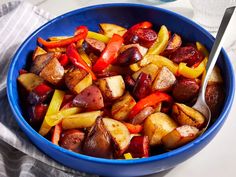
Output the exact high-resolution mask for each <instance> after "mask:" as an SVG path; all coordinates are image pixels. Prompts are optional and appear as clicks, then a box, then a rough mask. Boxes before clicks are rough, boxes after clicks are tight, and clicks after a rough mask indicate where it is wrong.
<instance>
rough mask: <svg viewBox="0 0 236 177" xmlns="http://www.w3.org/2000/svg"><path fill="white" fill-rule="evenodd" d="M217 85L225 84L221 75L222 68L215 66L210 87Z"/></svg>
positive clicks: (209, 81) (210, 78)
mask: <svg viewBox="0 0 236 177" xmlns="http://www.w3.org/2000/svg"><path fill="white" fill-rule="evenodd" d="M215 83H223V79H222V76H221V73H220V68H219V67H218V66H215V67H214V68H213V70H212V73H211V75H210V77H209V80H208V85H211V84H215Z"/></svg>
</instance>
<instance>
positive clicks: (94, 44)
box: [83, 38, 106, 56]
mask: <svg viewBox="0 0 236 177" xmlns="http://www.w3.org/2000/svg"><path fill="white" fill-rule="evenodd" d="M105 47H106V45H105V43H104V42H102V41H99V40H96V39H93V38H86V39H85V40H84V42H83V49H84V50H85V52H86V53H87V54H90V53H94V54H95V55H98V56H99V55H100V54H101V53H102V51H103V50H104V49H105Z"/></svg>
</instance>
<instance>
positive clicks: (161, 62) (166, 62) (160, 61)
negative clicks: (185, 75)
mask: <svg viewBox="0 0 236 177" xmlns="http://www.w3.org/2000/svg"><path fill="white" fill-rule="evenodd" d="M145 60H147V61H145V62H146V63H153V64H155V65H156V66H158V67H163V66H166V67H167V68H168V69H169V70H170V71H171V72H172V73H173V74H174V75H177V74H178V73H177V71H178V65H177V64H176V63H174V62H173V61H171V60H170V59H168V58H166V57H163V56H161V55H147V56H146V57H145Z"/></svg>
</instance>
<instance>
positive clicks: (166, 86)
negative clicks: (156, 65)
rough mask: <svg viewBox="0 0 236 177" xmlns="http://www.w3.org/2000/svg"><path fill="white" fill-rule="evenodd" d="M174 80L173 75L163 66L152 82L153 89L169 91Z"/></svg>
mask: <svg viewBox="0 0 236 177" xmlns="http://www.w3.org/2000/svg"><path fill="white" fill-rule="evenodd" d="M175 81H176V78H175V75H174V74H173V73H172V72H171V71H170V70H169V69H168V68H167V67H165V66H163V67H162V68H161V69H160V70H159V71H158V74H157V76H156V78H155V80H154V82H153V84H152V90H153V91H156V90H157V91H163V92H164V91H169V90H170V89H171V88H172V86H173V85H174V83H175Z"/></svg>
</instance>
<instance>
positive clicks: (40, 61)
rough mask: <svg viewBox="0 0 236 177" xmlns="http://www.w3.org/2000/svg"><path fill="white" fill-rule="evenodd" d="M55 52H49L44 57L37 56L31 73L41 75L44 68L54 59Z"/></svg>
mask: <svg viewBox="0 0 236 177" xmlns="http://www.w3.org/2000/svg"><path fill="white" fill-rule="evenodd" d="M54 55H55V53H54V52H48V53H45V54H42V55H38V56H36V58H35V60H33V62H32V65H31V68H30V72H31V73H34V74H37V75H39V73H40V72H41V71H42V70H43V68H44V67H45V66H46V65H47V64H48V63H49V61H50V60H51V59H52V58H53V57H54Z"/></svg>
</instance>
